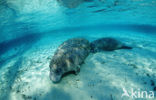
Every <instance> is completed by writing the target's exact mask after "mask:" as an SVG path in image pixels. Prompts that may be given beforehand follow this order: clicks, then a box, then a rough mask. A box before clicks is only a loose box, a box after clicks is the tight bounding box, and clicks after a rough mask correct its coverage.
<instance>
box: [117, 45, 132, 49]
mask: <svg viewBox="0 0 156 100" xmlns="http://www.w3.org/2000/svg"><path fill="white" fill-rule="evenodd" d="M120 49H133V48H132V47H130V46H126V45H123V46H122V47H121V48H120Z"/></svg>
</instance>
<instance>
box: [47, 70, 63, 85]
mask: <svg viewBox="0 0 156 100" xmlns="http://www.w3.org/2000/svg"><path fill="white" fill-rule="evenodd" d="M49 77H50V80H51V81H53V83H58V82H60V80H61V77H62V70H61V69H56V70H50V74H49Z"/></svg>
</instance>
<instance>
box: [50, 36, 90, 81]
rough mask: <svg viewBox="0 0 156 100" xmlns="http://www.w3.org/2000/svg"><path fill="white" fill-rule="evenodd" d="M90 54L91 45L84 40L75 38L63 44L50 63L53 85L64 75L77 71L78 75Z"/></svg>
mask: <svg viewBox="0 0 156 100" xmlns="http://www.w3.org/2000/svg"><path fill="white" fill-rule="evenodd" d="M89 53H90V43H89V41H88V40H86V39H83V38H73V39H69V40H67V41H65V42H63V43H62V44H61V45H60V46H59V47H58V49H57V50H56V52H55V53H54V56H53V58H52V60H51V62H50V65H49V67H50V79H51V80H52V81H53V83H57V82H59V81H60V80H61V78H62V75H63V74H65V73H67V72H70V71H75V73H78V72H79V70H80V65H81V64H83V62H84V60H85V58H86V57H87V56H88V55H89Z"/></svg>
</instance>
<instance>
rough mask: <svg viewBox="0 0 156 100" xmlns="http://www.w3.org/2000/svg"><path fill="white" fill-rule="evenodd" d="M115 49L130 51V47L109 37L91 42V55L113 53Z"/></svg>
mask: <svg viewBox="0 0 156 100" xmlns="http://www.w3.org/2000/svg"><path fill="white" fill-rule="evenodd" d="M117 49H132V47H129V46H126V45H125V44H123V43H121V42H120V41H118V40H116V39H114V38H110V37H106V38H100V39H97V40H95V41H93V42H91V52H92V53H96V52H100V51H113V50H117Z"/></svg>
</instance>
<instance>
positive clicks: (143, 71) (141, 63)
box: [0, 32, 156, 100]
mask: <svg viewBox="0 0 156 100" xmlns="http://www.w3.org/2000/svg"><path fill="white" fill-rule="evenodd" d="M106 34H107V32H106V33H105V34H96V35H94V34H88V35H86V36H84V37H86V38H88V39H90V40H92V39H97V38H100V37H107V36H111V37H115V38H117V39H119V40H121V41H122V42H124V43H126V44H128V45H131V46H133V47H134V48H133V49H132V50H116V51H111V52H98V53H95V54H90V55H89V56H88V57H87V59H86V60H85V63H84V64H83V65H82V66H81V70H80V73H79V74H78V75H74V74H70V75H68V76H66V77H63V78H62V81H61V82H60V83H58V84H53V83H52V82H51V81H50V79H49V62H50V60H51V58H52V55H53V54H54V52H55V50H56V49H57V47H58V46H59V45H60V44H61V43H62V42H63V41H65V40H67V39H69V38H72V37H81V36H82V35H83V34H79V35H76V34H75V35H70V34H69V35H67V34H65V35H61V36H60V35H59V34H58V35H45V36H43V37H42V38H41V39H40V40H39V41H37V42H36V43H34V44H31V45H30V44H28V45H27V44H24V45H20V46H18V47H16V48H12V49H10V50H9V51H7V52H6V53H5V54H3V55H2V57H1V59H0V60H1V61H3V60H6V62H5V63H3V64H2V65H1V67H0V100H132V98H129V97H123V98H121V95H122V93H123V88H125V89H126V90H127V91H128V92H130V91H131V89H132V88H133V89H134V90H137V91H138V89H139V90H140V91H141V90H145V91H153V90H154V85H152V82H153V81H154V82H155V83H156V41H155V38H156V36H155V37H154V36H150V35H146V34H142V35H141V34H137V35H135V33H134V34H126V32H124V35H121V34H118V35H117V34H113V33H112V34H109V35H108V34H107V35H106ZM155 93H156V91H155ZM138 100H144V99H138ZM145 100H146V99H145ZM150 100H154V99H150Z"/></svg>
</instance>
